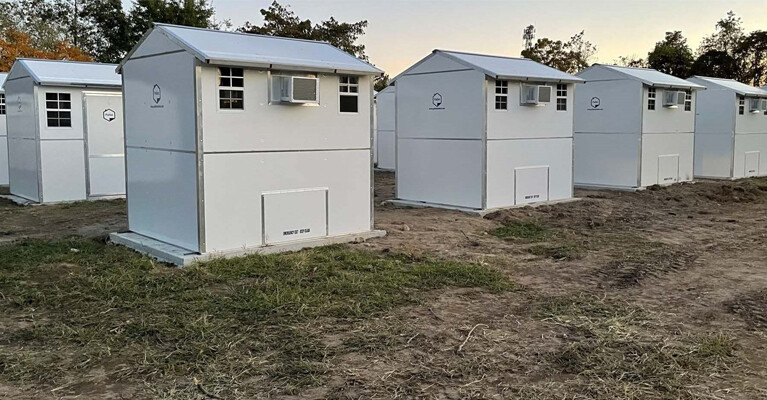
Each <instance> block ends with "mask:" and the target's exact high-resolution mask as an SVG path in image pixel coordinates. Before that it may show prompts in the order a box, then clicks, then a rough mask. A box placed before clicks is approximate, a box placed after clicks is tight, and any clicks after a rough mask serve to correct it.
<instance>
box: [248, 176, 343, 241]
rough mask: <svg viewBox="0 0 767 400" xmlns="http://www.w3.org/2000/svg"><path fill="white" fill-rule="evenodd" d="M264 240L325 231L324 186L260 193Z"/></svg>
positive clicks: (293, 238) (303, 237) (314, 235)
mask: <svg viewBox="0 0 767 400" xmlns="http://www.w3.org/2000/svg"><path fill="white" fill-rule="evenodd" d="M261 197H262V202H263V208H262V212H263V218H262V221H263V224H264V226H263V233H264V236H263V237H264V244H265V245H269V244H277V243H285V242H292V241H297V240H306V239H312V238H317V237H324V236H327V235H328V224H327V221H328V202H327V199H328V189H327V188H316V189H300V190H285V191H275V192H265V193H263V195H262V196H261Z"/></svg>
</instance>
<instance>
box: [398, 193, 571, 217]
mask: <svg viewBox="0 0 767 400" xmlns="http://www.w3.org/2000/svg"><path fill="white" fill-rule="evenodd" d="M580 200H582V199H580V198H577V197H574V198H572V199H563V200H553V201H544V202H540V203H532V204H520V205H516V206H508V207H498V208H489V209H487V210H477V209H473V208H465V207H456V206H450V205H446V204H438V203H426V202H422V201H412V200H387V201H385V202H384V203H388V204H394V205H396V206H402V207H413V208H427V207H428V208H442V209H445V210H454V211H461V212H464V213H467V214H470V215H473V216H476V217H484V216H485V215H488V214H492V213H494V212H497V211H502V210H512V209H515V208H523V207H540V206H550V205H553V204H562V203H571V202H574V201H580Z"/></svg>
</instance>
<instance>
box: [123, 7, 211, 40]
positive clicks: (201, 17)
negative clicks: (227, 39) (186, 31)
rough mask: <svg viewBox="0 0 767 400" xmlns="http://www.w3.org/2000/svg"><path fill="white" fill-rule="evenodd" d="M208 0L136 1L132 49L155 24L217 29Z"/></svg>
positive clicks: (131, 11)
mask: <svg viewBox="0 0 767 400" xmlns="http://www.w3.org/2000/svg"><path fill="white" fill-rule="evenodd" d="M213 14H215V11H214V9H213V6H211V5H210V3H209V2H208V0H134V2H133V7H132V8H131V10H130V16H129V18H130V23H131V42H132V44H131V47H133V44H135V43H136V42H138V40H139V39H140V38H141V36H142V35H143V34H144V32H146V31H147V30H149V28H151V27H152V24H153V23H155V22H160V23H166V24H174V25H184V26H193V27H197V28H216V27H217V26H216V23H215V21H214V20H213Z"/></svg>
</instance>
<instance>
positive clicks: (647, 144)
mask: <svg viewBox="0 0 767 400" xmlns="http://www.w3.org/2000/svg"><path fill="white" fill-rule="evenodd" d="M663 91H664V90H663V89H660V88H658V89H656V102H655V110H648V109H647V100H648V92H649V88H648V87H644V88H643V90H642V98H643V103H642V105H643V106H642V168H641V179H640V186H641V187H647V186H652V185H663V184H670V183H677V182H685V181H691V180H692V178H693V163H694V157H693V153H694V151H695V138H694V136H695V134H694V132H695V97H696V96H697V92H696V91H695V90H693V91H692V109H691V110H690V111H685V109H684V106H683V105H679V106H678V107H677V108H671V107H663V96H664V94H663ZM675 91H676V90H675ZM660 157H666V158H663V159H661V158H660ZM667 157H677V163H678V166H677V171H676V173H675V174H674V175H675V176H673V177H672V176H671V175H669V173H668V169H667V168H666V169H665V171H664V166H663V164H664V163H665V162H668V158H667ZM664 160H666V161H664Z"/></svg>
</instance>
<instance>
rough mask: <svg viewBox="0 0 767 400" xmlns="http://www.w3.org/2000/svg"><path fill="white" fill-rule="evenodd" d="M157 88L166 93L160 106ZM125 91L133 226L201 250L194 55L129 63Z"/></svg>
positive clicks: (125, 77)
mask: <svg viewBox="0 0 767 400" xmlns="http://www.w3.org/2000/svg"><path fill="white" fill-rule="evenodd" d="M164 50H165V51H167V50H168V49H167V48H165V49H164ZM144 55H146V54H144ZM154 85H158V86H159V87H160V90H161V98H160V99H159V101H157V102H156V101H155V98H154V97H153V96H154V95H153V88H154ZM123 93H124V98H125V101H124V103H125V142H126V155H125V156H126V170H127V174H128V175H127V195H128V227H129V229H130V230H131V231H133V232H136V233H139V234H142V235H145V236H148V237H152V238H155V239H158V240H161V241H164V242H167V243H170V244H173V245H176V246H179V247H182V248H185V249H189V250H192V251H198V250H199V231H198V225H197V222H198V209H197V199H198V190H197V155H196V151H197V146H196V141H195V137H196V124H195V114H196V113H195V111H196V108H195V103H196V102H195V98H196V97H195V61H194V57H193V56H192V55H190V54H188V53H174V54H165V55H157V56H154V57H148V58H141V59H131V60H129V61H128V62H126V63H125V65H124V67H123Z"/></svg>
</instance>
